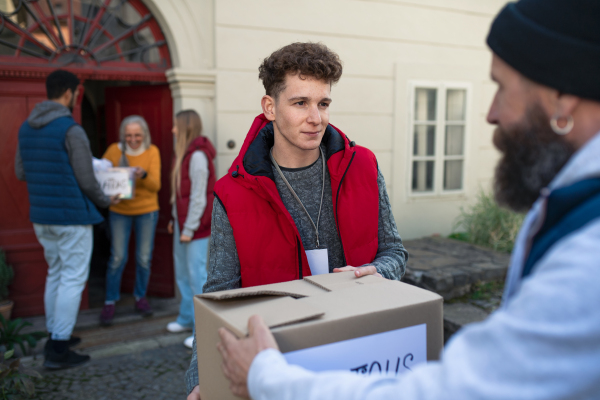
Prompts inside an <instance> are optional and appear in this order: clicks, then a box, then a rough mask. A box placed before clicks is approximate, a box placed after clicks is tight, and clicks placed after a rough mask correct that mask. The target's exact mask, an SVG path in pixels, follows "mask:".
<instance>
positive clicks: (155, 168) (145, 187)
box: [100, 115, 160, 325]
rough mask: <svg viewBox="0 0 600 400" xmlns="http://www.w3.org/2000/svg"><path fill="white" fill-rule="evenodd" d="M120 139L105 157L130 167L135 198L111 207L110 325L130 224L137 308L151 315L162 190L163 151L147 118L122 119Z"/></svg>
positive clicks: (104, 318)
mask: <svg viewBox="0 0 600 400" xmlns="http://www.w3.org/2000/svg"><path fill="white" fill-rule="evenodd" d="M119 133H120V143H113V144H111V145H110V146H109V147H108V149H107V150H106V153H104V156H103V158H105V159H107V160H109V161H110V162H111V163H112V164H113V165H114V166H115V167H117V166H118V167H131V168H132V169H133V175H134V179H135V194H134V197H133V198H132V199H128V200H122V201H121V202H120V203H119V204H116V205H113V206H111V207H110V211H109V218H108V220H109V225H110V234H111V250H110V259H109V261H108V269H107V271H106V300H105V303H104V308H103V309H102V314H101V315H100V322H101V323H102V324H103V325H110V324H111V323H112V321H113V318H114V315H115V303H116V302H117V301H118V300H119V298H120V291H121V277H122V275H123V270H124V268H125V264H126V263H127V249H128V247H129V237H130V235H131V228H132V227H133V229H134V231H135V243H136V254H135V259H136V270H135V289H134V292H133V294H134V296H135V310H136V311H137V312H139V313H140V314H142V316H144V317H149V316H151V315H152V309H151V308H150V304H148V300H147V299H146V289H147V287H148V281H149V280H150V264H151V262H152V250H153V247H154V231H155V230H156V223H157V221H158V191H159V190H160V153H159V151H158V148H157V147H156V146H154V145H153V144H151V143H150V132H149V130H148V124H147V123H146V120H145V119H144V118H142V117H140V116H139V115H130V116H129V117H127V118H125V119H124V120H123V122H121V128H120V129H119Z"/></svg>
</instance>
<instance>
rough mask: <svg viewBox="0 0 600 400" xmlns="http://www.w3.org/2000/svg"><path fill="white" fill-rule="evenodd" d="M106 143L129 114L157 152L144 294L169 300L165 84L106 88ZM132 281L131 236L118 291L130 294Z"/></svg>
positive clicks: (169, 110)
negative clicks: (141, 122)
mask: <svg viewBox="0 0 600 400" xmlns="http://www.w3.org/2000/svg"><path fill="white" fill-rule="evenodd" d="M105 99H106V103H105V113H106V138H107V144H108V145H110V144H111V143H114V142H117V141H118V140H119V126H120V124H121V121H122V120H123V118H125V117H127V116H129V115H133V114H136V115H141V116H142V117H144V119H146V121H147V122H148V127H149V129H150V136H151V138H152V143H153V144H154V145H156V146H157V147H158V149H159V150H160V157H161V190H160V191H159V192H158V202H159V207H160V211H159V218H158V225H157V227H156V237H155V239H154V253H153V256H152V269H151V273H150V283H149V285H148V294H149V295H151V296H161V297H173V296H174V295H175V281H174V272H173V243H172V240H173V238H172V236H171V235H169V234H168V232H167V224H168V223H169V221H170V220H171V205H170V204H169V194H170V193H169V192H170V189H169V188H170V186H169V173H170V169H171V168H170V167H171V155H172V153H173V136H172V134H171V127H172V124H173V105H172V100H171V91H170V89H169V87H168V86H167V85H148V86H129V87H116V88H107V89H106V92H105ZM134 282H135V237H134V235H133V234H132V237H131V239H130V246H129V260H128V263H127V266H126V267H125V271H124V272H123V281H122V285H121V290H122V291H123V292H127V293H132V292H133V286H134Z"/></svg>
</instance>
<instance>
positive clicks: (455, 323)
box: [444, 303, 489, 343]
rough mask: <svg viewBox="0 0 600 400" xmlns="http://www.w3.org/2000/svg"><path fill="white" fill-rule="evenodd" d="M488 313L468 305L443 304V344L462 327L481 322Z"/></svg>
mask: <svg viewBox="0 0 600 400" xmlns="http://www.w3.org/2000/svg"><path fill="white" fill-rule="evenodd" d="M488 315H489V313H488V312H486V311H484V310H483V309H481V308H479V307H476V306H474V305H472V304H469V303H444V343H446V342H447V341H448V339H450V337H451V336H452V335H454V334H455V333H456V332H458V330H459V329H461V328H462V327H463V326H465V325H467V324H471V323H474V322H481V321H483V320H484V319H486V318H487V317H488Z"/></svg>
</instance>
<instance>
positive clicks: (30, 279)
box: [0, 80, 88, 317]
mask: <svg viewBox="0 0 600 400" xmlns="http://www.w3.org/2000/svg"><path fill="white" fill-rule="evenodd" d="M44 100H46V85H45V82H44V81H43V80H37V81H17V80H0V121H1V123H0V193H1V195H0V248H2V249H3V250H4V251H5V252H6V258H7V261H8V263H9V264H11V265H12V266H13V268H14V271H15V277H14V280H13V283H12V285H11V286H10V288H9V290H10V293H9V298H10V299H11V300H13V301H14V302H15V306H14V309H13V316H14V317H25V316H31V315H43V314H44V288H45V284H46V275H47V272H48V265H47V264H46V260H45V259H44V249H43V248H42V246H41V245H40V244H39V242H38V241H37V238H36V236H35V232H34V231H33V224H32V223H31V222H30V221H29V194H28V193H27V184H26V183H25V182H21V181H19V180H18V179H17V177H16V175H15V169H14V161H15V153H16V150H17V145H18V138H19V127H20V126H21V124H22V123H23V122H24V121H25V120H26V119H27V117H28V116H29V113H30V112H31V110H33V108H34V107H35V105H36V104H37V103H39V102H41V101H44ZM73 116H74V117H75V119H76V120H77V121H79V119H80V107H79V106H76V107H75V110H74V113H73ZM87 304H88V299H87V289H86V292H84V294H83V296H82V301H81V308H82V309H85V308H87Z"/></svg>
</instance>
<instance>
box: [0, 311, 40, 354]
mask: <svg viewBox="0 0 600 400" xmlns="http://www.w3.org/2000/svg"><path fill="white" fill-rule="evenodd" d="M26 326H31V323H30V322H26V321H23V320H22V319H21V318H17V319H15V320H11V321H7V320H6V319H5V318H4V317H3V316H2V315H0V345H2V346H4V347H5V348H6V350H14V348H15V345H18V346H19V347H20V348H21V351H22V353H23V354H25V353H26V352H25V349H26V348H25V344H28V345H29V347H30V348H33V347H35V345H36V344H37V341H38V340H40V339H42V338H44V337H46V334H45V333H44V332H40V331H37V332H31V333H19V332H21V330H22V329H23V328H25V327H26Z"/></svg>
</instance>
